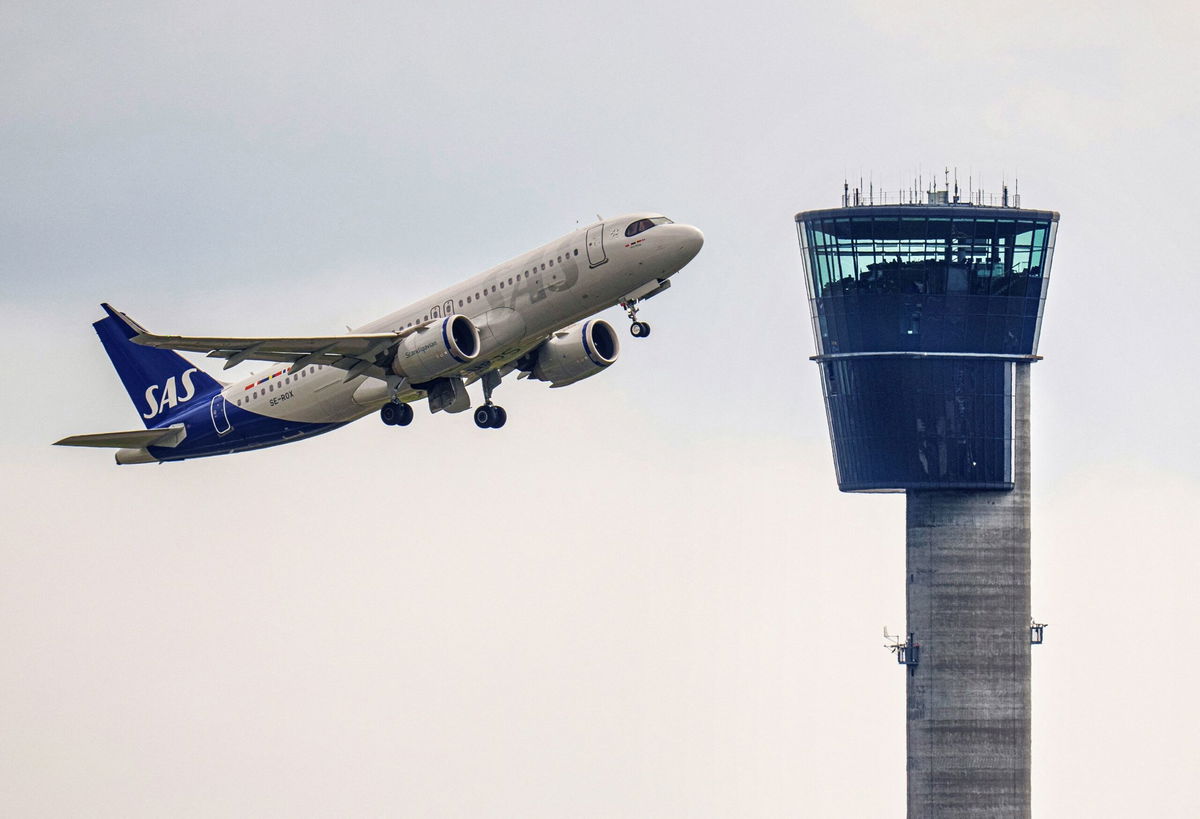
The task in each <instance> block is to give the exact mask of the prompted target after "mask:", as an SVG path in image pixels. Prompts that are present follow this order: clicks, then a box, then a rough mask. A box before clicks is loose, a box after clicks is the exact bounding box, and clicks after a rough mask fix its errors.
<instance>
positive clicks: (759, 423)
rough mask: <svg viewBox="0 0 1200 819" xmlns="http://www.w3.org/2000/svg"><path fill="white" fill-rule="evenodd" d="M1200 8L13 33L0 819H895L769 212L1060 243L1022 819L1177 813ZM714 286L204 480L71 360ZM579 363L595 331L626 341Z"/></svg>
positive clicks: (844, 534) (879, 672) (2, 86)
mask: <svg viewBox="0 0 1200 819" xmlns="http://www.w3.org/2000/svg"><path fill="white" fill-rule="evenodd" d="M1198 40H1200V19H1198V15H1197V11H1196V8H1195V6H1194V5H1193V4H1188V3H1182V2H1180V3H1166V2H1159V3H1149V4H1142V5H1136V4H1130V3H1119V4H1118V3H1095V2H1089V3H1086V4H1085V3H1059V4H1047V3H1025V2H1016V3H1005V4H995V3H993V4H977V3H969V2H967V3H964V2H954V3H950V2H936V3H924V4H921V5H920V7H919V8H918V7H914V6H912V5H911V4H907V5H905V4H896V3H891V2H887V3H885V2H878V3H875V2H851V3H845V4H828V3H824V4H796V3H776V4H772V3H760V2H753V1H752V2H746V3H740V4H735V5H732V6H730V5H728V4H711V5H704V4H696V3H674V4H663V3H648V2H644V1H643V2H637V3H633V2H628V3H607V4H599V5H596V4H592V5H587V6H582V5H579V6H573V5H570V4H568V5H565V6H564V5H563V4H544V5H542V4H533V3H510V4H503V5H497V6H486V5H480V4H454V3H444V4H394V3H389V4H374V3H363V4H357V5H355V6H353V7H346V6H345V4H320V3H303V4H296V3H266V4H258V5H256V6H254V7H253V8H247V7H246V4H244V3H221V2H216V3H205V4H188V5H184V6H180V7H174V8H173V7H171V6H170V5H168V4H163V3H140V4H135V3H121V2H117V3H110V4H91V5H86V6H81V5H80V4H77V3H57V4H55V3H47V2H37V3H21V2H8V3H6V4H4V5H3V6H2V7H0V282H2V284H3V288H2V292H0V327H2V328H3V330H2V331H0V332H3V338H4V347H5V350H6V352H7V354H6V355H5V356H3V361H2V362H0V379H2V381H3V383H4V385H5V386H4V395H5V399H6V400H5V402H4V403H5V406H6V410H5V414H4V417H5V421H6V423H5V424H4V425H3V431H0V462H2V464H3V472H2V474H0V481H2V482H3V499H2V500H0V504H2V506H0V512H2V513H3V517H4V520H5V526H4V535H3V539H2V544H0V561H2V562H0V644H2V645H3V647H4V648H3V651H2V652H0V702H3V706H2V707H0V813H3V814H4V815H9V816H54V817H62V816H122V817H128V816H204V817H208V816H251V815H253V816H289V817H290V816H330V815H340V816H345V815H359V816H363V815H381V816H382V815H388V816H397V815H404V816H446V817H477V816H512V817H562V816H577V817H617V816H660V817H676V816H696V817H700V816H711V817H726V816H747V817H750V816H761V817H775V816H797V815H802V816H879V817H895V816H902V815H903V806H904V799H903V795H904V680H903V677H902V673H901V670H900V669H898V668H897V667H896V665H895V663H894V661H893V660H892V658H891V657H890V655H888V654H887V652H886V651H885V649H884V648H883V647H882V635H881V631H882V627H883V626H884V625H887V626H890V627H891V630H892V631H893V632H897V631H899V630H901V629H902V628H903V618H904V595H903V582H902V580H903V537H904V531H903V500H902V498H899V497H870V496H849V495H840V494H839V493H838V492H837V490H836V485H835V483H834V477H833V469H832V464H831V457H830V452H829V444H828V439H827V434H826V425H825V417H824V412H823V408H822V405H821V399H820V390H819V384H818V377H817V372H816V368H815V367H814V366H813V365H812V364H811V363H810V362H809V361H808V356H810V355H811V354H812V352H813V346H812V336H811V332H810V328H809V325H808V319H807V310H806V306H805V304H804V301H803V294H804V288H803V283H802V281H801V279H800V276H799V273H800V259H799V253H798V248H797V245H796V239H795V230H794V226H793V223H792V216H793V214H794V213H795V212H796V211H798V210H803V209H808V208H813V207H826V206H833V205H836V204H837V202H838V195H839V193H840V190H841V183H842V180H843V178H844V177H845V176H846V175H849V176H851V177H857V176H858V175H859V174H860V173H861V174H862V175H864V176H871V177H872V178H873V179H874V182H875V184H876V185H877V186H878V187H882V188H887V189H898V188H900V187H902V186H904V185H905V184H906V181H907V180H908V179H910V178H911V177H912V175H913V174H914V173H916V172H917V171H918V169H923V170H924V172H925V173H926V175H928V174H929V172H930V170H931V169H940V168H941V167H943V165H945V164H949V165H951V166H955V165H956V166H957V167H958V169H959V174H960V178H963V177H965V176H966V175H967V174H968V173H970V174H971V175H972V176H973V177H974V179H975V180H976V181H977V182H978V181H979V180H982V182H983V185H984V187H986V188H987V189H989V190H992V191H998V190H999V187H1000V181H1001V178H1002V176H1007V178H1009V179H1012V178H1014V177H1015V176H1017V175H1019V177H1020V180H1021V193H1022V196H1023V201H1024V204H1026V205H1027V206H1032V207H1037V208H1046V209H1053V210H1058V211H1060V212H1061V213H1062V215H1063V216H1062V225H1061V228H1060V231H1059V234H1058V247H1057V252H1056V255H1055V260H1054V277H1053V287H1052V288H1051V290H1050V294H1049V302H1048V306H1047V319H1046V322H1045V326H1044V330H1043V334H1042V343H1041V350H1040V351H1041V352H1042V353H1043V354H1044V355H1045V356H1046V360H1045V361H1044V362H1042V363H1040V364H1038V365H1036V366H1035V368H1034V374H1033V378H1034V387H1033V399H1034V412H1033V435H1034V443H1033V447H1034V448H1033V458H1034V487H1033V489H1034V543H1033V549H1034V572H1035V575H1034V613H1035V615H1036V616H1037V617H1038V618H1040V619H1043V620H1046V621H1048V622H1049V623H1050V624H1051V627H1050V629H1049V630H1048V632H1047V644H1046V645H1044V646H1042V647H1040V648H1038V649H1036V650H1035V654H1034V714H1035V716H1034V764H1035V771H1034V805H1035V810H1036V811H1037V813H1038V815H1041V816H1098V817H1099V816H1105V817H1107V816H1114V817H1115V816H1134V815H1139V816H1156V817H1185V816H1187V817H1190V816H1195V815H1196V814H1197V813H1198V812H1200V796H1197V792H1196V789H1195V786H1194V781H1193V780H1194V775H1195V772H1196V770H1198V769H1200V743H1198V741H1197V739H1196V727H1197V725H1198V724H1200V702H1198V700H1197V698H1196V697H1195V695H1194V693H1195V691H1196V689H1197V686H1198V683H1200V680H1198V679H1197V677H1198V671H1200V662H1198V661H1197V659H1196V655H1195V652H1194V651H1193V650H1192V649H1191V645H1192V644H1193V642H1194V638H1195V636H1196V634H1197V633H1200V613H1198V608H1197V604H1196V588H1197V581H1198V579H1200V559H1198V558H1197V556H1196V552H1195V546H1196V544H1197V541H1198V540H1200V538H1198V537H1197V535H1198V534H1200V525H1198V520H1197V518H1198V515H1197V511H1196V500H1195V499H1196V498H1197V496H1198V495H1197V492H1198V490H1200V467H1198V466H1197V463H1198V457H1197V456H1198V455H1200V446H1198V440H1197V438H1198V436H1197V433H1196V424H1195V420H1194V415H1195V412H1196V407H1197V405H1198V403H1200V402H1198V399H1200V387H1198V379H1197V377H1196V365H1195V355H1194V351H1195V347H1196V343H1197V341H1198V340H1200V339H1198V336H1200V333H1198V332H1197V330H1196V324H1195V317H1196V315H1197V312H1198V308H1200V303H1198V302H1200V298H1198V292H1200V289H1198V287H1197V284H1196V281H1197V276H1196V270H1195V265H1196V262H1195V258H1196V250H1195V248H1194V247H1185V243H1186V242H1188V241H1192V242H1194V241H1195V238H1194V237H1195V235H1196V229H1195V225H1196V224H1197V217H1198V216H1200V213H1198V211H1200V208H1198V206H1197V202H1198V201H1200V200H1198V199H1197V191H1198V190H1200V170H1198V166H1197V164H1196V162H1195V161H1194V156H1193V154H1194V152H1195V144H1194V143H1195V134H1196V133H1198V132H1200V116H1198V114H1200V103H1198V101H1197V96H1196V88H1197V87H1200V68H1198V66H1200V62H1198V61H1197V60H1196V59H1195V54H1194V48H1195V45H1196V43H1197V41H1198ZM640 208H651V209H658V210H661V211H663V212H665V213H667V214H669V215H670V216H672V217H673V218H675V219H677V220H680V221H686V222H690V223H692V224H695V225H698V226H699V227H700V228H702V229H703V230H704V231H705V233H706V236H707V244H706V246H705V248H704V250H703V251H702V253H701V255H700V256H699V257H698V258H697V260H696V261H695V262H693V263H692V264H691V265H690V266H689V267H688V268H687V269H686V270H685V271H684V272H683V273H682V274H681V275H680V276H679V277H678V278H677V279H676V281H675V285H676V286H675V287H674V288H673V289H672V290H671V292H670V293H669V294H667V295H665V296H664V297H662V298H661V299H655V300H654V301H653V302H651V303H650V304H649V305H648V306H647V308H646V311H645V313H644V314H643V315H644V316H645V317H646V318H647V319H648V320H649V321H651V322H652V323H653V324H654V328H655V331H654V336H653V337H652V338H650V339H648V340H646V341H644V342H642V341H635V340H633V339H630V338H628V337H627V336H626V339H627V340H626V342H625V343H624V348H623V354H622V360H621V361H620V363H619V364H618V365H617V366H616V367H614V368H613V369H612V370H610V371H608V372H607V373H605V374H604V375H603V376H601V377H597V378H595V379H591V380H589V381H586V382H584V383H581V384H579V385H577V386H574V387H572V388H570V389H567V390H554V391H549V390H547V389H545V388H544V386H542V385H537V384H527V383H525V382H522V383H519V384H518V383H515V382H514V383H511V384H506V385H505V386H504V387H502V389H501V392H500V393H498V396H497V397H498V398H499V399H501V401H502V403H503V404H504V405H505V406H506V408H507V409H508V411H509V418H510V421H509V424H508V426H507V427H506V428H505V430H504V431H503V433H499V434H498V433H487V434H484V433H481V432H479V431H478V430H476V429H475V427H474V426H473V424H471V421H470V418H469V417H468V416H457V417H444V416H437V417H429V416H428V414H427V413H425V411H424V410H423V409H421V411H420V412H419V414H418V417H417V421H416V422H415V423H414V425H413V426H412V427H409V428H407V429H406V430H404V431H398V430H396V429H391V428H386V427H384V426H383V425H382V424H380V423H378V422H377V421H376V420H375V419H373V418H369V419H365V420H363V421H361V422H359V423H358V424H355V425H353V426H351V427H349V428H347V429H344V430H340V431H338V432H334V433H331V434H330V435H327V436H324V437H322V438H319V439H315V440H313V441H309V442H306V443H301V444H297V445H294V446H290V447H283V448H279V449H275V450H269V451H265V452H260V453H255V454H250V455H245V456H240V457H237V458H236V459H234V458H218V459H213V460H208V461H203V460H202V461H195V462H189V463H185V464H181V465H171V466H163V467H130V468H121V469H117V468H116V467H114V466H113V465H112V462H111V456H110V454H109V453H106V452H99V451H97V452H92V451H75V450H58V449H52V448H50V447H49V446H48V444H49V442H50V441H53V440H56V439H57V438H59V437H61V436H63V435H66V434H70V433H76V432H98V431H107V430H117V429H131V428H135V427H136V426H137V425H138V422H139V419H138V417H137V414H136V413H135V412H134V411H133V409H132V408H131V407H130V406H129V404H128V400H127V398H126V396H125V394H124V391H123V390H122V388H121V386H120V383H119V381H118V380H117V378H116V376H115V374H114V373H113V371H112V368H111V366H110V365H109V363H108V361H107V359H106V358H105V357H104V355H103V352H102V350H101V348H100V345H99V344H98V342H97V340H96V338H95V335H94V333H93V332H92V330H91V328H90V326H89V324H90V322H92V321H93V320H95V319H97V318H99V316H100V311H99V309H98V307H97V302H99V301H101V300H109V301H112V302H113V303H114V304H116V305H117V306H118V307H119V308H120V309H122V310H125V311H127V312H129V313H130V314H131V315H133V316H134V317H135V318H137V319H138V320H139V321H141V322H143V323H145V324H146V325H147V326H149V327H150V328H152V329H155V330H161V331H170V332H203V333H210V334H221V333H229V334H239V333H240V334H269V333H289V334H299V333H307V332H312V333H326V332H330V331H337V330H339V329H340V328H341V327H342V326H343V325H346V324H352V325H353V324H356V323H361V322H363V321H366V320H368V319H371V318H374V317H376V316H378V315H382V314H383V313H386V312H388V311H390V310H392V309H395V308H397V307H399V306H401V305H403V304H405V303H407V302H409V301H411V300H413V299H415V298H417V297H420V296H422V295H425V294H426V293H429V292H432V291H433V290H435V289H437V288H440V287H442V286H444V285H445V284H447V283H450V282H452V281H455V280H457V279H460V278H464V277H466V276H468V275H471V274H474V273H476V272H478V271H480V270H482V269H484V268H486V267H489V266H490V265H492V264H495V263H496V262H499V261H501V260H503V259H506V258H508V257H510V256H512V255H515V254H517V253H519V252H521V251H523V250H525V249H527V248H529V247H532V246H534V245H536V244H538V243H540V242H543V241H546V240H548V239H550V238H552V237H554V236H557V235H559V234H561V233H564V232H566V231H568V230H570V229H572V228H573V227H574V226H575V225H576V224H579V223H583V222H586V221H587V220H590V219H591V218H593V217H594V215H595V214H596V213H597V212H599V213H602V214H605V215H611V214H615V213H619V212H623V211H628V210H634V209H640ZM612 318H613V319H614V321H616V320H620V322H621V324H622V325H623V324H624V320H623V319H622V318H621V316H620V314H619V313H616V312H615V311H614V314H613V315H612Z"/></svg>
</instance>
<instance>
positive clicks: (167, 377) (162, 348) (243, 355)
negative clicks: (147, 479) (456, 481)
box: [55, 212, 704, 464]
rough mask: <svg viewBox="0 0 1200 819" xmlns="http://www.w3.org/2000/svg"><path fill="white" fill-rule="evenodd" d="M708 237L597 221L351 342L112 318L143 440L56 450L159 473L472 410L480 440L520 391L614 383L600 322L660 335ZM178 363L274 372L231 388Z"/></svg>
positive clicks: (137, 434) (102, 324)
mask: <svg viewBox="0 0 1200 819" xmlns="http://www.w3.org/2000/svg"><path fill="white" fill-rule="evenodd" d="M703 244H704V234H703V233H701V232H700V230H699V229H697V228H695V227H692V226H691V225H685V224H678V223H675V222H672V221H671V220H670V219H668V218H667V217H666V216H663V215H662V214H661V213H652V212H640V213H630V214H626V215H625V216H621V217H619V218H616V219H607V220H603V219H602V220H600V221H598V222H596V223H594V224H591V225H588V226H587V227H583V228H579V229H578V230H575V231H573V232H571V233H568V234H567V235H565V236H562V237H560V238H558V239H555V240H554V241H552V242H549V243H547V244H544V245H542V246H541V247H538V248H535V249H533V250H531V251H529V252H527V253H523V254H521V255H520V256H517V257H516V258H514V259H511V260H509V261H507V262H504V263H503V264H500V265H497V266H495V267H493V268H491V269H489V270H486V271H484V272H483V273H480V274H479V275H477V276H475V277H473V278H470V279H467V280H466V281H464V282H461V283H459V284H456V285H454V286H452V287H449V288H447V289H445V290H442V291H441V292H438V293H435V294H433V295H432V296H429V297H428V298H425V299H422V300H420V301H418V302H415V303H413V304H410V305H409V306H408V307H405V308H404V309H402V310H399V311H397V312H395V313H391V314H389V315H387V316H384V317H383V318H380V319H378V320H376V321H372V322H370V323H369V324H367V325H365V326H363V327H360V328H358V329H356V330H351V331H350V332H348V333H346V334H343V335H331V336H313V337H294V338H264V337H245V338H240V337H239V338H219V337H209V336H177V335H157V334H155V333H151V332H150V331H148V330H147V329H146V328H144V327H143V326H141V325H140V324H138V323H137V322H135V321H134V320H133V319H131V318H129V316H127V315H125V314H124V313H122V312H120V311H118V310H116V309H114V308H113V307H112V306H110V305H108V304H103V305H101V306H102V307H103V309H104V312H105V313H106V316H105V317H104V318H102V319H100V320H99V321H97V322H95V323H94V324H93V325H92V326H93V327H94V328H95V330H96V333H97V334H98V335H99V336H100V341H101V343H102V344H103V345H104V349H105V351H106V352H107V353H108V356H109V358H110V359H111V360H112V363H113V366H114V368H115V369H116V371H117V375H118V376H119V377H120V379H121V382H122V383H123V384H124V386H125V389H126V391H127V392H128V393H129V397H130V399H131V400H132V401H133V403H134V406H135V407H136V408H137V409H138V412H139V414H140V415H141V416H142V420H143V421H144V423H145V426H146V429H144V430H131V431H127V432H103V433H96V434H90V435H71V436H68V437H66V438H63V439H62V440H60V441H56V442H55V444H56V445H62V446H85V447H108V448H116V450H117V452H116V462H117V463H118V464H141V463H162V462H168V461H183V460H187V459H189V458H203V457H209V456H213V455H226V454H232V453H236V452H245V451H248V450H255V449H263V448H265V447H270V446H277V445H279V444H286V443H291V442H293V441H299V440H302V439H305V438H311V437H313V436H314V435H320V434H322V433H325V432H329V431H330V430H333V429H337V428H338V427H341V426H344V425H346V424H348V423H350V422H351V421H355V420H358V419H359V418H362V417H364V416H367V415H371V414H373V413H378V415H379V417H380V418H381V419H382V421H383V423H385V424H387V425H389V426H399V427H404V426H408V424H409V423H411V422H412V420H413V407H412V404H413V402H416V401H419V400H425V401H427V402H428V407H429V411H430V413H431V414H432V413H438V412H446V413H459V412H464V411H466V410H469V409H471V398H470V396H469V394H468V392H467V386H468V385H470V384H473V383H475V382H476V381H478V382H480V383H481V385H482V391H483V403H482V404H480V405H478V406H477V407H476V409H475V410H474V419H475V424H476V426H478V427H480V428H481V429H499V428H500V427H503V426H504V424H505V422H506V421H507V419H508V414H507V413H506V412H505V410H504V408H503V407H500V406H498V405H496V404H495V403H493V401H492V394H493V393H494V392H495V390H496V388H497V387H498V386H500V383H501V380H502V379H503V378H504V377H505V376H506V375H509V374H511V373H513V372H514V371H515V372H517V373H518V376H517V377H518V378H529V379H532V380H536V381H543V382H547V383H549V385H550V386H551V387H565V386H568V385H570V384H574V383H576V382H578V381H582V380H583V379H585V378H590V377H591V376H593V375H595V374H597V373H599V372H602V371H604V370H605V369H607V368H608V367H609V366H611V365H612V364H613V363H614V362H615V361H616V360H617V357H618V355H619V354H620V343H619V342H618V339H617V332H616V331H615V330H614V329H613V327H612V325H611V324H609V323H608V322H607V321H605V320H604V319H601V318H595V317H594V316H595V315H596V314H597V313H599V312H600V311H602V310H605V309H607V308H609V307H612V306H613V305H617V304H619V305H620V306H621V307H622V308H623V309H624V310H625V312H626V314H627V315H628V316H629V320H630V322H631V324H630V332H631V334H632V335H633V336H634V337H635V338H645V337H646V336H648V335H649V334H650V325H649V324H647V323H646V322H644V321H640V320H639V319H638V309H639V305H640V304H641V303H642V302H644V301H645V300H647V299H649V298H651V297H653V296H656V295H658V294H660V293H662V292H663V291H664V290H666V289H667V288H669V287H670V286H671V276H673V275H674V274H675V273H677V272H679V270H680V269H682V268H683V267H684V266H685V265H686V264H688V262H690V261H691V260H692V259H694V258H695V257H696V254H698V253H699V252H700V248H701V247H702V246H703ZM177 351H184V352H193V353H207V355H208V357H209V358H216V359H225V369H229V368H230V367H233V366H235V365H237V364H240V363H242V362H244V361H267V362H272V366H271V367H269V368H268V369H267V370H264V371H261V372H259V373H257V374H255V375H252V376H248V377H246V378H243V379H241V380H239V381H236V382H233V383H224V382H221V381H218V380H217V379H216V378H214V377H212V376H211V375H209V374H208V373H206V372H204V371H203V370H201V369H199V368H198V367H195V366H193V364H192V363H191V362H189V361H188V360H187V359H185V358H184V357H183V356H181V355H179V352H177Z"/></svg>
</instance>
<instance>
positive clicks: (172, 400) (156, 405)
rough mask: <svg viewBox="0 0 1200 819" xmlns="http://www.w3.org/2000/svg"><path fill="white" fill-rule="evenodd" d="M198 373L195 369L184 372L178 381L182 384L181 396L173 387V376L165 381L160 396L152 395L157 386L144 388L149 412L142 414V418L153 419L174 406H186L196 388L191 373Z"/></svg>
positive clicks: (152, 385) (157, 388)
mask: <svg viewBox="0 0 1200 819" xmlns="http://www.w3.org/2000/svg"><path fill="white" fill-rule="evenodd" d="M194 372H198V370H197V369H196V368H195V367H192V368H191V369H190V370H184V371H183V374H182V375H180V376H179V379H180V380H181V381H182V382H183V395H179V394H178V392H179V390H178V388H177V387H176V386H175V376H171V377H170V378H168V379H167V383H166V384H164V385H163V386H162V388H161V389H162V396H161V397H158V398H156V397H155V395H154V393H155V392H157V391H158V390H159V386H158V385H157V384H151V385H150V386H149V387H147V388H146V407H147V408H148V409H149V410H150V411H149V412H143V413H142V417H143V418H154V417H155V416H157V415H158V414H159V413H161V412H165V411H166V410H169V409H171V408H172V407H174V406H175V405H176V404H186V403H187V402H188V401H191V400H192V397H193V396H194V395H195V394H196V387H195V386H194V385H193V384H192V373H194Z"/></svg>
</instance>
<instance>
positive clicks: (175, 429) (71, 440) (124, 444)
mask: <svg viewBox="0 0 1200 819" xmlns="http://www.w3.org/2000/svg"><path fill="white" fill-rule="evenodd" d="M186 436H187V430H186V429H185V428H184V426H183V424H175V425H174V426H170V427H166V428H164V429H135V430H130V431H129V432H95V433H92V434H91V435H69V436H67V437H66V438H63V439H62V440H61V441H55V442H54V445H55V446H100V447H117V448H118V449H125V448H129V449H143V448H145V447H148V446H179V444H180V442H181V441H183V439H184V438H185V437H186Z"/></svg>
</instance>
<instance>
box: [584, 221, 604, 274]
mask: <svg viewBox="0 0 1200 819" xmlns="http://www.w3.org/2000/svg"><path fill="white" fill-rule="evenodd" d="M587 253H588V265H589V266H591V267H598V266H599V265H602V264H604V263H605V262H607V261H608V256H607V255H606V254H605V253H604V225H595V226H594V227H590V228H588V232H587Z"/></svg>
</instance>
